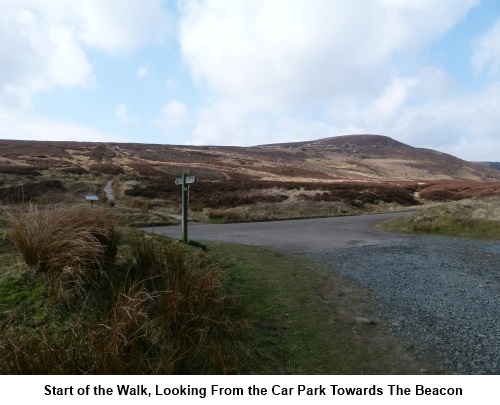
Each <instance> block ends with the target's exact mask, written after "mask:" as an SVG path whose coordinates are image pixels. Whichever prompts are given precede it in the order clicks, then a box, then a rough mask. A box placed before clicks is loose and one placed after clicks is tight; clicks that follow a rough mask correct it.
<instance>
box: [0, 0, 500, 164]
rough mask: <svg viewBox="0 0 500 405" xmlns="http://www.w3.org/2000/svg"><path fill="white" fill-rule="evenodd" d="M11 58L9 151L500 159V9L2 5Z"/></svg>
mask: <svg viewBox="0 0 500 405" xmlns="http://www.w3.org/2000/svg"><path fill="white" fill-rule="evenodd" d="M0 55H1V56H0V139H26V140H76V141H97V142H137V143H157V144H176V145H239V146H251V145H259V144H267V143H278V142H292V141H305V140H313V139H320V138H326V137H331V136H339V135H348V134H378V135H387V136H390V137H391V138H394V139H397V140H398V141H401V142H404V143H407V144H409V145H412V146H415V147H424V148H431V149H435V150H438V151H441V152H445V153H450V154H452V155H455V156H457V157H460V158H462V159H466V160H473V161H500V1H498V0H439V1H436V0H307V1H306V0H127V1H123V0H79V1H74V0H0Z"/></svg>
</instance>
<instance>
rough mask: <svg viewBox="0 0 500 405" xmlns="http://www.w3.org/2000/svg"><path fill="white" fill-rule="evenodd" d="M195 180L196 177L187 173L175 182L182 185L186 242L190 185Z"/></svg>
mask: <svg viewBox="0 0 500 405" xmlns="http://www.w3.org/2000/svg"><path fill="white" fill-rule="evenodd" d="M195 180H196V177H194V176H188V175H186V174H182V177H178V178H176V179H175V184H177V185H178V186H179V185H180V186H182V241H183V242H184V243H188V210H189V185H190V184H193V183H194V182H195Z"/></svg>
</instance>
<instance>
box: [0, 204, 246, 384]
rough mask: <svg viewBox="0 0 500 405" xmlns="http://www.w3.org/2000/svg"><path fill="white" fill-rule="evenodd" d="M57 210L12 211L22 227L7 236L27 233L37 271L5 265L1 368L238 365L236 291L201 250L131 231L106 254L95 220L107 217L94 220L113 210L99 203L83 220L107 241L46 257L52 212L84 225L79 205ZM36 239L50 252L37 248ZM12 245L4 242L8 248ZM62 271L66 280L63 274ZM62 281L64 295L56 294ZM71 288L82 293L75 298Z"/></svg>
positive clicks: (104, 370)
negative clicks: (99, 210)
mask: <svg viewBox="0 0 500 405" xmlns="http://www.w3.org/2000/svg"><path fill="white" fill-rule="evenodd" d="M59 210H60V209H59V208H54V209H50V210H40V209H38V208H36V207H27V208H26V209H24V210H21V212H16V213H15V214H13V213H12V212H9V213H7V216H8V217H9V223H10V224H11V225H12V226H14V227H13V228H10V229H9V230H8V233H9V234H10V235H11V237H12V240H13V241H15V239H14V238H15V237H19V240H18V241H17V243H16V247H17V246H19V249H20V250H19V254H20V255H22V256H23V257H26V258H27V259H26V260H27V261H28V262H29V263H30V268H31V271H26V270H27V269H28V266H25V267H24V269H25V270H24V272H23V273H21V274H17V275H15V274H11V273H10V272H5V271H2V272H0V293H2V294H1V295H0V373H3V374H6V373H7V374H82V373H83V374H172V373H182V374H191V373H194V374H203V373H212V374H220V373H229V372H233V371H234V362H233V359H234V350H233V349H234V345H235V343H234V342H235V340H234V334H236V333H238V332H239V328H238V327H237V324H236V326H235V324H233V323H232V322H231V321H230V320H229V316H228V313H229V311H230V309H231V307H232V305H233V304H232V302H233V297H232V296H229V295H228V294H227V293H226V292H225V289H224V283H225V277H224V272H223V271H222V270H221V269H220V268H219V267H218V266H216V265H215V264H214V263H213V262H211V261H210V260H209V259H208V258H207V256H205V255H204V254H203V253H202V252H200V251H199V250H197V249H193V248H190V247H187V246H184V245H180V244H175V243H174V242H168V241H167V240H166V239H160V238H150V237H147V236H144V235H143V234H139V233H132V232H130V231H129V232H128V233H127V235H128V238H126V239H125V240H124V241H122V244H121V246H120V251H119V252H118V254H117V255H115V254H113V255H111V256H107V255H106V248H107V245H105V244H104V242H105V241H107V239H106V238H104V236H109V234H107V233H105V232H103V231H102V229H101V228H99V227H97V226H96V223H100V222H99V221H97V219H96V218H95V217H93V219H90V216H91V215H105V213H97V211H96V208H93V209H91V208H89V210H88V211H86V213H85V221H87V222H86V224H87V225H86V226H87V228H88V230H92V232H91V233H92V235H94V236H95V240H101V241H104V242H102V243H101V244H102V246H101V247H100V248H99V249H97V250H95V251H94V250H89V252H90V253H89V256H88V257H87V259H88V260H87V259H85V260H83V259H82V255H83V252H87V251H86V250H85V251H81V252H80V253H79V256H78V258H76V259H75V258H73V257H72V256H65V255H62V254H61V255H60V256H59V261H52V260H49V259H47V258H46V255H47V256H50V255H51V254H53V255H57V254H59V250H57V249H55V248H53V249H52V250H47V249H49V248H50V247H51V246H52V245H51V241H48V242H47V240H46V239H45V238H44V235H45V234H44V233H43V232H42V231H41V229H42V228H43V227H42V225H44V224H45V225H47V224H48V223H49V222H50V221H49V219H48V218H50V220H53V221H55V223H56V224H59V225H62V224H67V223H68V222H71V221H69V218H72V219H73V223H78V224H80V225H81V224H82V222H83V221H84V220H83V219H80V220H78V218H79V217H80V216H83V214H82V211H78V212H79V213H80V216H77V217H74V216H71V215H73V211H72V209H70V211H71V215H70V214H68V210H67V209H61V211H62V212H59ZM75 210H76V208H75ZM56 212H57V214H56ZM62 213H65V216H64V218H61V217H60V215H62ZM96 213H97V214H96ZM21 218H22V220H21ZM35 219H36V220H35ZM108 219H109V218H108ZM37 221H38V222H37ZM35 224H36V226H35ZM107 224H108V226H109V227H111V228H112V229H114V226H113V225H111V224H109V223H107ZM21 225H23V226H21ZM47 226H48V225H47ZM53 226H55V225H53ZM63 228H64V229H66V228H65V227H63ZM58 229H59V228H50V230H53V231H54V230H58ZM96 229H101V231H99V232H96ZM106 229H107V228H106ZM45 231H46V232H47V233H49V231H48V230H47V229H45ZM77 231H79V230H78V229H77ZM20 235H21V236H24V237H23V238H21V237H20ZM84 235H86V234H84ZM28 236H30V237H28ZM82 240H83V241H84V242H88V241H89V240H92V241H93V242H95V240H94V239H86V238H84V239H82ZM21 241H22V242H23V243H20V242H21ZM28 242H29V243H28ZM36 243H39V244H41V245H42V246H43V247H44V249H38V250H37V249H36V246H35V245H36ZM68 243H69V242H68ZM79 243H83V242H82V241H80V242H79ZM63 244H65V246H66V247H67V248H71V246H72V245H69V244H67V243H66V242H63ZM25 246H30V249H27V248H25ZM10 249H13V246H10V247H9V246H3V248H2V252H1V253H3V252H4V251H5V252H7V251H10ZM23 249H24V250H23ZM28 252H29V254H28ZM114 253H116V251H115V252H114ZM111 259H113V262H110V261H109V260H111ZM23 260H24V259H23ZM64 260H66V261H67V262H66V263H64V262H63V261H64ZM68 263H69V264H68ZM56 264H57V265H56ZM83 266H86V267H85V268H86V269H87V270H86V271H85V272H84V273H83V272H82V269H83V268H84V267H83ZM104 266H105V267H104ZM104 268H106V271H105V274H103V270H104ZM4 269H5V267H4ZM64 277H68V280H64V281H62V280H61V279H62V278H64ZM90 279H91V281H92V282H91V283H90V282H88V281H89V280H90ZM70 282H71V283H76V284H78V286H77V287H75V286H73V285H72V284H70ZM4 287H5V288H4ZM63 287H64V288H65V290H64V292H65V294H63V293H62V292H61V291H59V290H57V291H55V289H56V288H63ZM75 289H77V291H76V292H75V291H74V290H75ZM3 292H5V294H3ZM70 292H71V293H72V297H73V298H74V299H71V300H68V299H67V296H68V294H69V293H70ZM77 293H78V294H77ZM75 297H77V298H78V299H76V298H75Z"/></svg>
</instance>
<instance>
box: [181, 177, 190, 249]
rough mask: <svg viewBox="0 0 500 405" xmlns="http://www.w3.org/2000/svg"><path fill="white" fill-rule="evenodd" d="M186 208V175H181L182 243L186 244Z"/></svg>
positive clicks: (187, 205)
mask: <svg viewBox="0 0 500 405" xmlns="http://www.w3.org/2000/svg"><path fill="white" fill-rule="evenodd" d="M188 208H189V185H187V184H186V174H185V173H183V174H182V241H183V242H184V243H188Z"/></svg>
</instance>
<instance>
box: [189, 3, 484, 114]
mask: <svg viewBox="0 0 500 405" xmlns="http://www.w3.org/2000/svg"><path fill="white" fill-rule="evenodd" d="M475 4H477V1H476V0H469V1H467V0H442V1H439V2H435V1H430V0H426V1H419V2H414V1H393V0H378V1H374V0H359V1H356V2H353V1H350V0H338V1H335V2H332V1H330V0H311V1H308V2H304V1H301V0H275V1H264V0H260V1H259V0H244V1H239V2H234V1H231V0H217V1H216V0H206V1H196V0H187V1H185V2H184V9H183V15H182V19H181V22H180V41H181V49H182V52H183V55H184V58H185V60H186V62H187V63H188V64H189V66H190V68H191V71H192V74H193V76H194V77H195V78H196V79H197V80H202V81H205V82H206V83H208V85H209V86H210V87H211V88H212V89H213V90H214V92H216V94H218V95H219V96H220V97H224V98H230V99H233V100H238V101H240V102H245V103H247V104H249V106H250V107H252V108H260V109H262V110H267V111H269V110H270V109H275V110H281V109H286V108H290V107H303V106H307V105H310V104H314V103H318V102H323V101H325V100H329V99H332V98H335V97H338V96H339V95H345V94H360V95H367V94H376V93H377V92H379V91H380V90H381V89H382V88H384V86H385V85H386V83H387V81H388V80H390V77H391V75H392V74H394V72H393V66H394V62H395V60H398V62H399V63H400V65H401V68H402V69H404V68H405V65H411V64H412V63H413V61H414V59H415V55H418V52H419V51H421V50H422V49H424V47H425V46H426V45H428V44H429V43H430V42H432V41H433V40H436V39H438V38H439V37H440V36H442V35H443V34H444V33H445V32H446V31H447V30H449V29H450V28H451V27H452V26H453V25H454V24H455V23H456V22H457V21H459V20H460V19H461V18H463V17H464V15H465V14H466V12H467V11H468V10H469V9H470V8H471V7H472V6H473V5H475ZM360 10H362V11H360Z"/></svg>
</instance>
